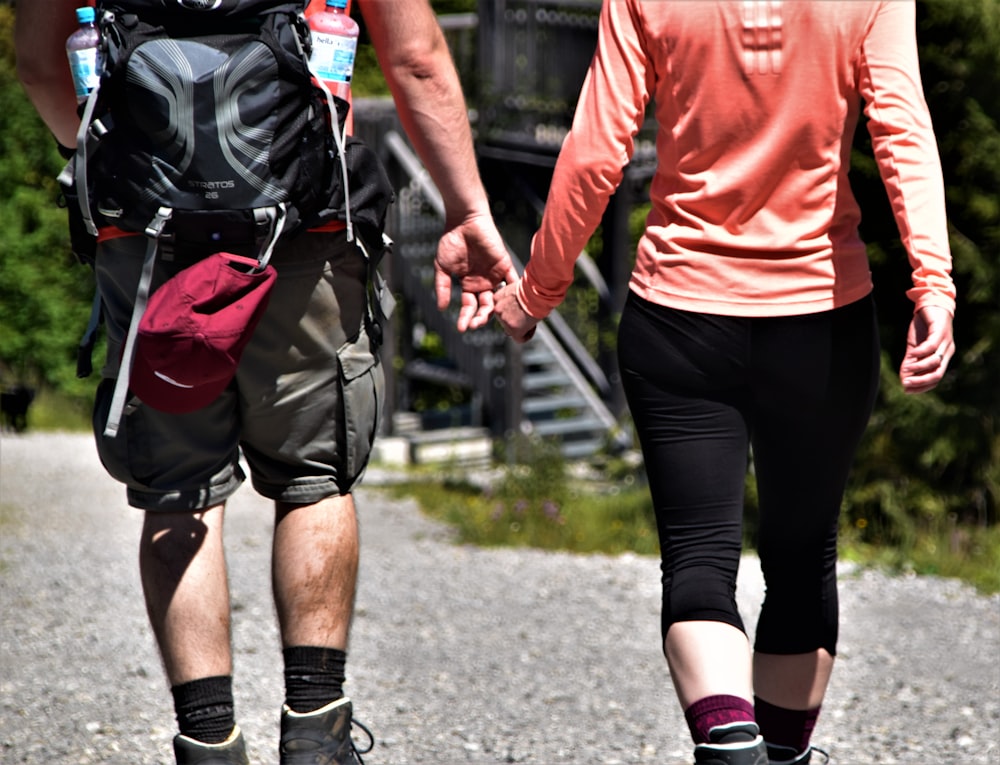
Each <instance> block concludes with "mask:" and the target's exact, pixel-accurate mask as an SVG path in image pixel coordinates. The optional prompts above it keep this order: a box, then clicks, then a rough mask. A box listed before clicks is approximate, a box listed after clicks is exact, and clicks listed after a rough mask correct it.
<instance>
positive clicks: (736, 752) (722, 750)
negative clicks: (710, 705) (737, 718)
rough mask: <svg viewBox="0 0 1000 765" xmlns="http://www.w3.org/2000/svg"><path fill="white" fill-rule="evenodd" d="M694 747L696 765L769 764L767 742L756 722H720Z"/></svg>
mask: <svg viewBox="0 0 1000 765" xmlns="http://www.w3.org/2000/svg"><path fill="white" fill-rule="evenodd" d="M708 735H709V739H710V740H709V742H708V743H707V744H698V745H696V746H695V748H694V761H695V765H768V761H767V744H765V743H764V739H763V738H761V736H760V730H759V729H758V728H757V725H756V723H734V724H732V725H719V726H716V727H715V728H712V730H710V731H709V733H708Z"/></svg>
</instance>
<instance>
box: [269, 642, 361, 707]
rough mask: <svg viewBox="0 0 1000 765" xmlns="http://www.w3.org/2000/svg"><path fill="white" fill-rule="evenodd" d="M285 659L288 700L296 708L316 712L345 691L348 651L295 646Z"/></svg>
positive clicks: (289, 650)
mask: <svg viewBox="0 0 1000 765" xmlns="http://www.w3.org/2000/svg"><path fill="white" fill-rule="evenodd" d="M283 655H284V659H285V703H286V704H287V705H288V707H289V709H291V710H292V711H293V712H314V711H316V710H317V709H320V708H321V707H325V706H326V705H327V704H329V703H330V702H331V701H336V700H337V699H339V698H341V697H343V695H344V687H343V686H344V678H345V672H344V666H345V664H346V663H347V654H346V653H344V652H343V651H341V650H338V649H336V648H315V647H313V646H293V647H292V648H286V649H285V650H284V652H283Z"/></svg>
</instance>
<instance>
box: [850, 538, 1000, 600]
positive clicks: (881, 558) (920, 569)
mask: <svg viewBox="0 0 1000 765" xmlns="http://www.w3.org/2000/svg"><path fill="white" fill-rule="evenodd" d="M861 536H862V535H860V534H858V533H857V530H855V529H845V530H844V531H843V533H842V534H841V545H840V550H841V558H843V559H845V560H852V561H855V562H857V563H860V564H862V565H864V566H869V567H876V568H880V569H884V570H886V571H889V572H891V573H899V574H922V575H929V576H943V577H948V578H954V579H961V580H962V581H964V582H967V583H968V584H971V585H973V586H974V587H975V588H976V589H977V590H979V591H980V592H982V593H983V594H993V593H997V592H1000V528H997V527H983V526H960V525H957V524H948V525H946V526H944V527H938V528H934V527H927V528H923V529H920V530H918V531H916V532H913V533H911V534H909V535H908V537H907V539H906V541H905V542H899V543H897V544H885V543H882V544H872V543H870V542H867V541H864V540H863V539H862V538H861Z"/></svg>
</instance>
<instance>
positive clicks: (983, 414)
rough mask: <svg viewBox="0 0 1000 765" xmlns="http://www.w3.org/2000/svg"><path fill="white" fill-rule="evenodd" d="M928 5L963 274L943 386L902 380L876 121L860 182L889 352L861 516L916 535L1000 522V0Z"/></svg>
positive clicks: (895, 247) (863, 460) (862, 482)
mask: <svg viewBox="0 0 1000 765" xmlns="http://www.w3.org/2000/svg"><path fill="white" fill-rule="evenodd" d="M918 14H919V15H918V41H919V43H920V54H921V66H922V76H923V81H924V89H925V92H926V95H927V102H928V106H929V108H930V110H931V116H932V118H933V121H934V127H935V132H936V135H937V138H938V143H939V146H940V151H941V160H942V165H943V168H944V176H945V186H946V194H947V204H948V217H949V225H950V239H951V245H952V253H953V257H954V277H955V281H956V284H957V287H958V309H957V313H956V319H955V342H956V346H957V354H956V356H955V358H954V359H953V360H952V363H951V368H950V370H949V372H948V375H947V377H946V378H945V380H944V382H943V383H942V384H941V385H940V386H939V387H938V388H937V389H936V390H935V391H933V392H931V393H927V394H922V395H920V396H907V395H905V394H903V393H902V389H901V386H900V384H899V379H898V372H897V370H898V367H899V362H900V360H901V358H902V354H903V351H904V348H905V341H906V334H905V333H906V329H907V326H908V323H909V316H910V312H911V311H912V305H911V304H910V303H909V302H908V300H907V299H906V297H905V294H904V293H905V291H906V289H907V288H908V287H909V286H910V266H909V263H908V262H907V259H906V254H905V252H904V251H903V249H902V246H901V244H900V242H899V235H898V232H897V230H896V227H895V224H894V222H893V219H892V215H891V213H890V211H889V207H888V202H887V200H886V197H885V192H884V190H883V189H882V187H881V183H880V181H879V180H878V174H877V171H876V170H875V167H874V163H873V162H872V161H871V159H870V156H871V155H870V144H869V142H868V140H867V133H866V131H864V130H863V129H862V130H861V131H859V135H858V146H857V149H856V151H855V156H854V162H853V165H854V168H855V173H854V175H853V177H852V182H853V184H854V187H855V191H856V193H857V195H858V198H859V201H860V202H861V204H862V209H863V210H864V213H865V219H864V221H863V223H862V234H863V236H864V237H865V239H866V241H868V242H869V243H871V244H870V255H871V261H872V271H873V274H874V279H875V285H876V298H877V300H878V304H879V312H880V316H881V324H882V326H881V332H882V343H883V347H884V349H885V352H884V358H883V373H882V389H881V394H880V400H879V402H878V405H877V408H876V412H875V416H874V419H873V421H872V424H871V426H870V427H869V429H868V434H867V437H866V440H865V443H864V444H863V447H862V451H861V454H860V455H859V458H858V460H857V464H856V468H855V473H854V479H853V481H852V485H851V488H850V491H849V494H848V503H847V504H848V521H849V522H851V523H852V524H853V525H854V527H855V528H856V529H860V530H861V531H862V534H861V536H862V537H864V538H868V539H871V540H872V541H882V540H885V541H906V539H907V538H909V537H911V536H912V535H913V534H914V533H915V532H916V531H917V530H920V529H927V528H930V529H941V528H943V527H944V526H945V525H947V524H951V523H954V522H955V521H956V520H959V521H963V522H975V523H978V524H987V523H995V522H996V520H997V510H998V506H1000V433H998V424H1000V354H998V343H1000V311H998V306H1000V260H998V257H997V255H998V253H1000V99H998V98H997V92H998V86H1000V3H998V2H997V0H964V1H963V2H960V3H959V2H946V1H944V0H932V1H931V2H923V3H919V4H918ZM885 537H888V539H885Z"/></svg>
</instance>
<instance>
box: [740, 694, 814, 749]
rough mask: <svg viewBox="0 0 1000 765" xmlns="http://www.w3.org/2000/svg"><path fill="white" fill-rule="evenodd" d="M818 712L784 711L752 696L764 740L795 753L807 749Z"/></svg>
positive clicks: (807, 710) (805, 710)
mask: <svg viewBox="0 0 1000 765" xmlns="http://www.w3.org/2000/svg"><path fill="white" fill-rule="evenodd" d="M819 710H820V708H819V707H816V708H815V709H802V710H800V709H785V708H784V707H778V706H775V705H774V704H769V703H768V702H766V701H764V700H763V699H762V698H760V697H758V696H754V713H755V714H756V716H757V724H758V725H759V726H760V734H761V735H762V736H763V737H764V740H765V741H766V742H767V743H769V744H774V745H776V746H787V747H789V748H790V749H794V750H795V751H796V753H798V752H804V751H805V750H806V748H808V746H809V739H810V738H812V732H813V728H815V727H816V718H818V717H819Z"/></svg>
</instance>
